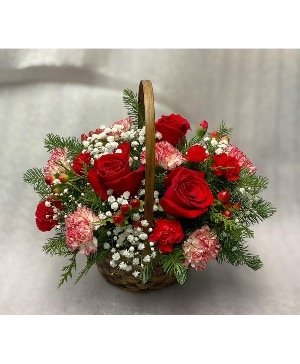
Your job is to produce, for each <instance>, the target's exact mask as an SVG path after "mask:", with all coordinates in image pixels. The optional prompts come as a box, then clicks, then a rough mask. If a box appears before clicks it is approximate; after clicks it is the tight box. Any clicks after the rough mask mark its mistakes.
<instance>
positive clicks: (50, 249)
mask: <svg viewBox="0 0 300 364" xmlns="http://www.w3.org/2000/svg"><path fill="white" fill-rule="evenodd" d="M43 251H44V252H45V254H50V255H51V256H53V255H59V256H68V255H72V254H73V253H72V252H71V251H70V249H69V247H68V245H67V243H66V235H65V234H63V233H61V232H60V233H58V234H57V235H56V236H55V237H53V238H49V239H48V241H47V243H46V244H44V246H43Z"/></svg>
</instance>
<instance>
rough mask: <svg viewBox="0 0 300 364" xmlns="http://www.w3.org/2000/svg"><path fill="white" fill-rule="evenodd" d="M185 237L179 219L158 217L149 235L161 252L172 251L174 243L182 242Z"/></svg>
mask: <svg viewBox="0 0 300 364" xmlns="http://www.w3.org/2000/svg"><path fill="white" fill-rule="evenodd" d="M183 238H184V233H183V231H182V227H181V225H180V223H179V221H177V220H166V219H158V220H156V221H155V229H154V231H153V233H152V235H150V236H149V241H153V242H156V243H157V246H158V250H159V251H160V252H161V253H171V252H172V251H173V245H174V244H178V243H180V242H181V241H182V240H183Z"/></svg>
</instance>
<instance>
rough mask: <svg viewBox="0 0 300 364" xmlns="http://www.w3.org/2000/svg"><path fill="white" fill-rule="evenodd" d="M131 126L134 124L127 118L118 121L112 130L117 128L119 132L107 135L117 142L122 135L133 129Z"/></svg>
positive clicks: (112, 126)
mask: <svg viewBox="0 0 300 364" xmlns="http://www.w3.org/2000/svg"><path fill="white" fill-rule="evenodd" d="M131 124H132V120H131V118H126V119H122V120H119V121H116V122H114V123H113V124H112V125H111V128H115V127H116V129H117V131H116V132H114V133H109V134H107V136H113V137H114V139H115V140H119V139H120V138H121V133H124V132H126V131H128V130H129V129H130V127H131Z"/></svg>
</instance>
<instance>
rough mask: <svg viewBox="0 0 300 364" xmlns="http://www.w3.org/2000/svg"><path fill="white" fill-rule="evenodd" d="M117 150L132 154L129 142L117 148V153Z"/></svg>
mask: <svg viewBox="0 0 300 364" xmlns="http://www.w3.org/2000/svg"><path fill="white" fill-rule="evenodd" d="M117 149H120V150H121V151H122V153H130V143H128V142H124V143H121V144H119V145H118V146H117V148H116V149H115V151H116V150H117Z"/></svg>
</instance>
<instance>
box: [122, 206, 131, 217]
mask: <svg viewBox="0 0 300 364" xmlns="http://www.w3.org/2000/svg"><path fill="white" fill-rule="evenodd" d="M120 210H121V212H122V214H124V215H127V214H128V212H129V211H130V206H129V205H128V204H126V205H122V206H121V207H120Z"/></svg>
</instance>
